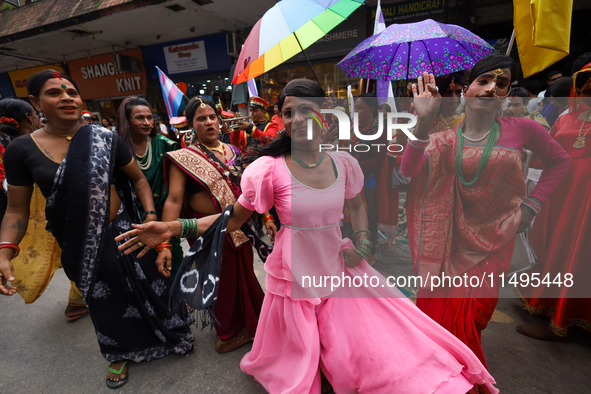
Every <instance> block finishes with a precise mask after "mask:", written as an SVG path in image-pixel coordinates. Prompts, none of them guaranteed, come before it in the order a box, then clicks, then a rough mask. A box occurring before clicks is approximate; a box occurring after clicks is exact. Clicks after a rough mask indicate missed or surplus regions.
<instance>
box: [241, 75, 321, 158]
mask: <svg viewBox="0 0 591 394" xmlns="http://www.w3.org/2000/svg"><path fill="white" fill-rule="evenodd" d="M287 96H290V97H302V98H306V99H308V100H311V101H313V102H315V103H316V104H318V106H322V103H324V101H325V100H326V94H325V93H324V89H322V86H320V84H319V83H318V82H316V81H312V80H311V79H294V80H292V81H290V82H289V83H288V84H287V85H285V87H284V88H283V90H281V93H280V94H279V101H278V102H277V105H278V107H279V111H280V112H281V110H282V109H283V104H284V103H285V98H286V97H287ZM290 152H291V137H290V136H289V134H287V132H286V131H285V130H284V131H283V132H281V133H280V134H279V135H278V136H277V138H276V139H275V140H273V141H271V142H270V143H268V144H262V143H261V142H260V141H258V140H257V139H256V138H253V139H252V140H251V141H250V142H249V144H248V145H247V146H246V148H245V149H244V152H243V155H242V158H241V160H240V161H241V164H250V163H252V162H253V161H255V160H256V159H258V158H259V157H263V156H273V157H278V156H283V155H285V154H287V153H290Z"/></svg>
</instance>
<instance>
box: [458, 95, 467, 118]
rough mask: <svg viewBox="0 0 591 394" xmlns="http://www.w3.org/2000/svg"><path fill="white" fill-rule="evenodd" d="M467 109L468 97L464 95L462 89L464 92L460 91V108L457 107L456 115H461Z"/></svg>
mask: <svg viewBox="0 0 591 394" xmlns="http://www.w3.org/2000/svg"><path fill="white" fill-rule="evenodd" d="M465 109H466V97H465V96H464V91H463V90H462V92H461V93H460V105H458V108H456V115H458V116H460V115H461V114H462V113H464V110H465Z"/></svg>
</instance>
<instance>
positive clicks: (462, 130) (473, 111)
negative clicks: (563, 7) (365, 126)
mask: <svg viewBox="0 0 591 394" xmlns="http://www.w3.org/2000/svg"><path fill="white" fill-rule="evenodd" d="M514 78H515V65H514V63H513V61H512V60H511V59H510V58H509V57H506V56H501V55H493V56H489V57H487V58H485V59H483V60H481V61H479V62H478V63H477V64H476V65H475V66H474V68H473V69H472V71H471V73H470V77H469V81H468V83H469V87H468V90H467V91H466V94H465V95H466V97H465V98H464V100H463V101H464V103H465V104H464V105H465V118H464V121H463V122H462V123H460V124H459V125H458V126H456V127H455V128H453V129H450V130H447V131H442V132H440V133H435V134H433V135H431V136H430V140H429V139H428V138H429V134H428V132H429V126H430V125H431V124H432V121H431V118H432V117H433V116H434V115H436V114H437V110H438V107H439V105H440V102H441V99H440V95H439V93H438V92H437V89H436V88H435V87H434V82H435V79H434V77H433V75H432V74H431V75H427V74H425V76H424V79H425V81H424V83H423V78H421V77H419V84H418V86H419V89H418V92H417V86H416V85H414V86H413V91H414V93H415V97H417V96H418V99H416V100H415V110H416V111H417V114H418V115H419V121H418V123H417V128H416V130H415V135H416V136H417V138H418V139H419V140H418V141H417V140H414V141H413V140H409V141H408V145H409V147H408V148H407V149H406V150H405V152H404V156H403V160H402V172H403V174H404V175H405V176H410V177H413V180H412V182H411V185H410V189H409V195H408V199H407V201H408V226H409V236H410V242H411V252H412V257H413V262H414V264H415V269H416V271H417V274H418V275H420V276H421V277H423V278H424V279H426V278H427V277H430V278H433V277H437V276H438V277H440V278H441V276H442V275H443V274H445V275H447V276H449V277H451V278H458V277H462V278H464V277H465V278H467V280H464V281H463V282H461V285H458V284H459V283H460V281H458V280H455V281H454V282H453V283H456V284H455V285H451V284H450V283H448V282H446V283H445V284H444V285H442V286H438V287H437V288H435V289H434V290H433V291H429V290H428V289H426V288H423V289H421V290H420V291H419V294H418V299H417V306H418V307H419V308H421V310H422V311H423V312H425V313H426V314H427V315H429V316H430V317H431V318H432V319H433V320H435V321H437V322H438V323H439V324H441V325H442V326H443V327H445V328H446V329H448V330H449V331H450V332H451V333H453V334H454V335H455V336H457V337H458V338H459V339H461V340H462V341H463V342H464V343H465V344H466V345H468V347H470V349H472V351H473V352H474V353H475V354H476V355H477V356H478V357H479V358H480V360H481V361H482V363H483V364H484V365H486V362H485V358H484V353H483V351H482V347H481V345H480V340H481V337H480V335H481V331H482V330H484V329H485V328H486V326H487V324H488V321H489V320H490V318H491V317H492V314H493V312H494V309H495V307H496V304H497V301H498V298H497V297H498V294H499V287H500V278H499V275H501V274H503V273H507V272H508V271H509V268H510V263H511V256H512V254H513V246H514V242H515V241H514V240H515V235H516V234H517V232H521V231H524V230H525V228H527V226H528V225H529V223H530V222H531V220H532V219H533V218H534V216H535V214H536V213H537V212H538V211H539V209H540V208H539V207H540V206H541V205H542V204H543V203H544V202H545V201H546V200H547V199H548V198H549V196H550V194H551V193H552V192H553V191H554V189H555V188H556V187H557V186H558V184H559V183H560V181H561V180H562V178H564V176H565V175H566V173H567V171H568V168H569V167H570V158H569V157H568V155H567V154H566V152H565V151H564V149H562V147H560V145H559V144H558V143H556V141H554V140H553V139H552V138H551V137H550V136H549V135H548V133H547V132H546V130H545V129H544V128H543V127H542V126H540V125H539V124H538V123H537V122H535V121H533V120H531V119H522V118H499V117H497V109H498V108H499V107H500V106H501V104H502V102H503V101H504V100H505V99H506V97H507V96H508V94H509V85H510V83H511V81H512V80H513V79H514ZM427 82H430V84H428V83H427ZM523 148H527V149H529V150H531V151H533V152H534V153H535V154H536V155H538V157H540V158H541V159H542V160H543V161H544V162H545V163H546V165H547V166H546V170H545V171H544V173H543V174H542V176H541V178H540V182H539V183H538V185H537V187H536V188H535V189H534V191H533V192H532V193H531V195H530V197H528V198H526V199H524V197H525V191H526V190H525V183H524V180H523V179H524V178H523V173H522V171H521V152H522V149H523ZM470 279H472V280H470ZM477 280H478V283H476V281H477ZM432 281H433V279H431V281H429V282H428V283H427V285H430V284H431V283H432ZM425 287H427V286H425ZM483 390H484V389H483ZM483 390H481V392H486V391H483Z"/></svg>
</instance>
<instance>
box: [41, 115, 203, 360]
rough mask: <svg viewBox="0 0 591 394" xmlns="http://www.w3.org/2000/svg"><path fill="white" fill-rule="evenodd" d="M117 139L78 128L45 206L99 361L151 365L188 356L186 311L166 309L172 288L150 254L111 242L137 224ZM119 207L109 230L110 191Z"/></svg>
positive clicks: (102, 131)
mask: <svg viewBox="0 0 591 394" xmlns="http://www.w3.org/2000/svg"><path fill="white" fill-rule="evenodd" d="M116 149H117V135H116V134H115V133H114V132H112V131H110V130H107V129H105V128H102V127H100V126H98V125H94V124H89V125H85V126H83V127H82V128H81V129H80V130H79V131H78V132H77V133H76V135H75V136H74V138H72V141H71V144H70V148H69V150H68V154H67V156H66V158H65V159H64V160H63V162H62V163H61V165H60V167H59V169H58V171H57V173H56V176H55V180H54V185H53V190H52V193H51V195H50V196H49V198H48V199H47V208H46V217H47V220H48V222H49V225H48V229H50V230H51V232H52V233H53V235H54V236H55V238H56V239H57V241H58V243H59V245H60V247H61V248H62V265H63V267H64V271H65V272H66V275H67V276H68V278H69V279H70V280H72V281H74V282H75V283H76V286H78V289H80V292H81V293H82V297H83V299H84V302H85V303H86V305H88V307H89V309H90V316H91V318H92V322H93V324H94V328H95V331H96V335H97V339H98V342H99V346H100V349H101V353H102V354H103V356H104V357H105V358H106V359H107V360H108V361H110V362H118V361H122V360H131V361H136V362H139V361H150V360H153V359H156V358H160V357H164V356H166V355H167V354H170V353H180V354H184V353H187V352H189V351H191V350H192V349H193V345H192V344H191V343H190V342H191V341H192V340H193V334H192V331H191V329H190V328H189V325H190V324H191V323H192V321H193V318H192V317H191V316H190V315H189V314H188V313H187V311H186V308H175V309H176V310H177V311H178V312H177V313H173V312H171V310H170V309H169V308H168V302H169V289H170V285H171V283H170V281H168V280H167V279H165V278H164V277H162V276H161V275H160V274H159V273H158V271H157V268H156V265H155V257H156V256H155V254H154V252H151V253H149V254H148V255H146V256H144V257H143V258H141V259H137V258H136V257H135V255H127V256H126V255H124V254H123V253H122V252H120V251H119V250H118V249H117V246H118V244H117V243H116V242H115V240H114V238H115V237H116V236H117V235H119V234H121V233H123V232H125V231H128V230H129V229H131V223H133V222H135V223H137V222H139V216H138V213H137V210H136V208H135V204H134V202H133V193H132V190H131V185H130V184H129V181H128V180H127V178H126V177H125V175H124V174H123V173H121V172H120V171H119V170H118V169H117V168H115V152H116ZM112 184H115V185H116V189H117V192H118V194H119V196H120V198H121V201H122V204H121V208H120V209H119V211H118V213H117V216H116V217H115V219H114V220H113V221H112V222H111V223H109V212H110V191H111V185H112Z"/></svg>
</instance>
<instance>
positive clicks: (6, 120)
mask: <svg viewBox="0 0 591 394" xmlns="http://www.w3.org/2000/svg"><path fill="white" fill-rule="evenodd" d="M0 123H3V124H11V125H13V126H14V127H16V128H17V129H18V128H19V124H18V122H17V121H16V120H14V119H12V118H5V117H4V116H3V117H1V118H0Z"/></svg>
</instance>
